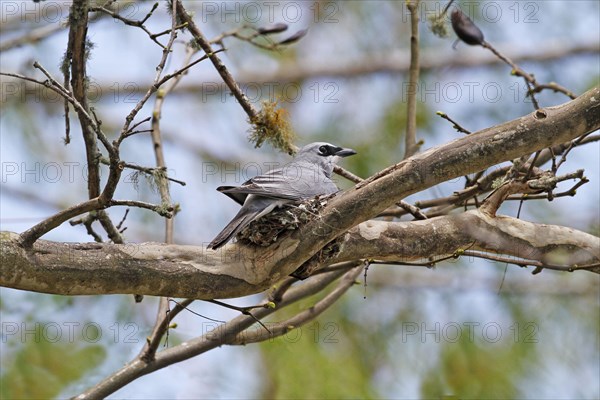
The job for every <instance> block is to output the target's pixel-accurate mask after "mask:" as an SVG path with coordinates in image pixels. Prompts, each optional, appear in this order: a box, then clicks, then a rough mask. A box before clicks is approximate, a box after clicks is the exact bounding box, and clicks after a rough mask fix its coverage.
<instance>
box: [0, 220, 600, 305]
mask: <svg viewBox="0 0 600 400" xmlns="http://www.w3.org/2000/svg"><path fill="white" fill-rule="evenodd" d="M16 238H18V235H16V234H11V233H9V232H3V233H2V242H1V250H0V251H1V253H0V255H1V260H2V263H1V265H2V269H1V273H0V285H2V286H6V287H12V288H16V289H23V290H30V291H36V292H44V293H56V294H63V295H91V294H134V293H138V294H145V295H153V296H169V297H183V298H195V299H215V298H229V297H238V296H244V295H249V294H253V293H258V292H262V291H263V290H264V289H265V288H268V287H269V286H271V285H272V284H274V283H275V282H277V281H278V280H280V279H281V278H283V277H284V276H282V275H281V272H280V271H279V268H278V266H277V263H272V262H271V263H269V262H263V265H264V266H267V267H266V268H262V269H261V268H256V267H255V266H256V265H257V263H256V261H257V260H258V258H259V257H258V256H262V257H264V253H265V252H264V251H261V250H255V249H252V248H249V247H246V246H241V245H239V246H238V245H236V246H231V247H230V249H229V250H228V251H225V252H223V253H220V252H214V251H210V250H206V249H205V248H202V247H198V246H180V245H166V244H161V243H141V244H126V245H114V244H104V243H82V244H78V243H57V242H50V241H45V240H38V241H37V242H36V243H35V245H34V247H33V250H32V251H31V252H27V250H25V249H23V248H21V247H20V246H19V245H18V242H17V241H16V240H15V239H16ZM339 246H340V251H339V252H338V253H337V255H335V257H333V258H331V259H328V260H327V262H328V263H332V262H341V261H349V260H356V259H362V258H368V259H370V258H376V259H378V260H383V261H391V262H402V263H406V262H412V261H418V260H423V259H425V260H434V259H435V258H440V257H444V256H448V255H451V254H454V253H457V252H458V251H460V250H461V249H462V250H464V249H467V248H468V249H469V250H481V251H486V252H489V253H494V254H501V255H504V256H509V257H512V258H514V259H515V260H516V259H518V260H528V261H538V262H541V263H543V264H547V265H549V266H556V265H566V266H573V265H578V266H585V265H590V264H595V263H598V262H600V238H597V237H595V236H593V235H590V234H587V233H584V232H581V231H577V230H574V229H571V228H567V227H562V226H556V225H540V224H534V223H531V222H526V221H523V220H519V219H516V218H511V217H490V216H488V215H486V214H485V213H481V212H479V211H477V210H474V211H469V212H466V213H462V214H459V215H452V216H445V217H438V218H432V219H428V220H424V221H414V222H384V221H367V222H364V223H362V224H359V225H358V226H357V227H355V228H353V229H351V230H350V231H349V232H348V233H347V234H346V235H344V236H343V238H342V240H341V241H340V243H339ZM250 260H254V263H253V262H251V261H250ZM269 266H270V267H269ZM593 271H594V272H596V273H600V268H597V267H596V268H595V269H593Z"/></svg>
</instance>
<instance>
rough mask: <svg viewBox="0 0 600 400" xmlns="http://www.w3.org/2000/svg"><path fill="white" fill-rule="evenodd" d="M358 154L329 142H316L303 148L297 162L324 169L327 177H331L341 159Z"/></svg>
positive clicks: (298, 154)
mask: <svg viewBox="0 0 600 400" xmlns="http://www.w3.org/2000/svg"><path fill="white" fill-rule="evenodd" d="M354 154H356V151H354V150H352V149H345V148H343V147H340V146H336V145H334V144H331V143H327V142H314V143H310V144H307V145H306V146H304V147H302V148H301V149H300V150H299V151H298V153H297V154H296V159H295V160H296V161H302V162H308V163H311V164H315V165H317V166H319V168H323V171H324V172H325V175H327V176H331V172H332V171H333V167H334V166H335V164H336V163H337V161H338V160H339V159H340V157H348V156H352V155H354Z"/></svg>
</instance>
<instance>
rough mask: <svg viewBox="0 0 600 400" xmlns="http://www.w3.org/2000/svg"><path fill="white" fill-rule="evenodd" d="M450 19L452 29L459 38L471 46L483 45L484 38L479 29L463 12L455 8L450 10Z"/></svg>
mask: <svg viewBox="0 0 600 400" xmlns="http://www.w3.org/2000/svg"><path fill="white" fill-rule="evenodd" d="M450 20H451V21H452V29H454V32H455V33H456V35H457V36H458V37H459V38H460V40H462V41H463V42H465V43H466V44H469V45H471V46H475V45H483V43H484V42H485V40H484V38H483V33H482V32H481V29H479V28H478V27H477V25H475V23H474V22H473V21H471V18H469V17H468V16H467V15H466V14H465V13H463V12H462V11H460V10H459V9H456V10H454V11H452V14H451V15H450Z"/></svg>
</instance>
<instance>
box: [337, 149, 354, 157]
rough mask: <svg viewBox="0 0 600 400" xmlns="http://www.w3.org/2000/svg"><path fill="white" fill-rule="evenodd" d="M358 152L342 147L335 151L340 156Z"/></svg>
mask: <svg viewBox="0 0 600 400" xmlns="http://www.w3.org/2000/svg"><path fill="white" fill-rule="evenodd" d="M355 154H356V151H354V150H352V149H343V148H341V147H340V149H339V150H338V151H336V152H335V155H336V156H338V157H348V156H353V155H355Z"/></svg>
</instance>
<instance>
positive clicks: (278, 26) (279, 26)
mask: <svg viewBox="0 0 600 400" xmlns="http://www.w3.org/2000/svg"><path fill="white" fill-rule="evenodd" d="M287 28H288V26H287V24H284V23H283V22H277V23H274V24H269V25H266V26H261V27H260V28H257V29H256V31H257V32H258V33H259V34H261V35H271V34H273V33H281V32H285V31H287Z"/></svg>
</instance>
